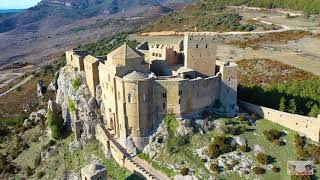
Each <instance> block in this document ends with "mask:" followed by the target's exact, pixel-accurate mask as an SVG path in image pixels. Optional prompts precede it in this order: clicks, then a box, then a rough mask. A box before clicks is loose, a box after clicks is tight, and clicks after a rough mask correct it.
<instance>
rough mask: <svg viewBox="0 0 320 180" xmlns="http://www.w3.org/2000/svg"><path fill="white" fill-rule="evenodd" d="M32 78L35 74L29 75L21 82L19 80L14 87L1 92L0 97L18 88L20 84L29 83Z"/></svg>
mask: <svg viewBox="0 0 320 180" xmlns="http://www.w3.org/2000/svg"><path fill="white" fill-rule="evenodd" d="M31 78H33V75H30V76H28V77H27V78H25V79H23V80H22V81H21V82H19V83H18V84H16V85H14V86H13V87H12V88H10V89H9V90H7V91H6V92H4V93H2V94H0V97H2V96H5V95H6V94H8V93H10V92H12V91H14V90H16V89H17V88H18V87H20V86H22V85H24V84H25V83H27V82H28V81H29V80H30V79H31Z"/></svg>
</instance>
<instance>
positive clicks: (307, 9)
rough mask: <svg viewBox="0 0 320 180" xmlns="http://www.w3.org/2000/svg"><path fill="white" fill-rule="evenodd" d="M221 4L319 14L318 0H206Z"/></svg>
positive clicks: (319, 5)
mask: <svg viewBox="0 0 320 180" xmlns="http://www.w3.org/2000/svg"><path fill="white" fill-rule="evenodd" d="M206 1H207V2H214V3H219V4H221V5H226V4H229V5H248V6H254V7H263V8H284V9H292V10H299V11H303V12H304V13H305V14H307V15H310V14H319V13H320V0H206Z"/></svg>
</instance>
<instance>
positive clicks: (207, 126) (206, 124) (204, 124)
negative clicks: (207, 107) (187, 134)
mask: <svg viewBox="0 0 320 180" xmlns="http://www.w3.org/2000/svg"><path fill="white" fill-rule="evenodd" d="M195 126H196V128H197V129H198V130H199V131H200V132H204V133H206V132H208V131H211V130H212V129H213V128H214V123H213V122H211V121H208V120H205V119H197V120H195Z"/></svg>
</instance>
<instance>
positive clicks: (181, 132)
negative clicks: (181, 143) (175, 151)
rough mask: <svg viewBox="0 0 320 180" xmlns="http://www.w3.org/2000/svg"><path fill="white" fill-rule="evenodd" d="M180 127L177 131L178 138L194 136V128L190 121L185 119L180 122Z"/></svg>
mask: <svg viewBox="0 0 320 180" xmlns="http://www.w3.org/2000/svg"><path fill="white" fill-rule="evenodd" d="M178 123H179V126H178V127H177V129H176V134H177V136H192V135H193V131H194V130H193V127H192V126H191V123H190V120H189V119H183V120H181V121H178Z"/></svg>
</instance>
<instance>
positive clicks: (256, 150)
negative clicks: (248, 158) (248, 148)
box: [253, 144, 264, 156]
mask: <svg viewBox="0 0 320 180" xmlns="http://www.w3.org/2000/svg"><path fill="white" fill-rule="evenodd" d="M253 151H254V155H255V156H256V155H257V154H259V153H264V150H263V148H262V147H261V146H259V145H257V144H256V145H254V148H253Z"/></svg>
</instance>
